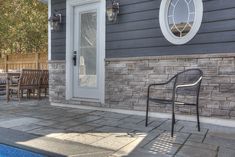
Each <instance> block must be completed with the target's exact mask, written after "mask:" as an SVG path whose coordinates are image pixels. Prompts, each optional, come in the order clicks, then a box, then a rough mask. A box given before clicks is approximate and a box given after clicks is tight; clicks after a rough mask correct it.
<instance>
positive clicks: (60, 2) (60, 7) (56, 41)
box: [51, 0, 66, 60]
mask: <svg viewBox="0 0 235 157" xmlns="http://www.w3.org/2000/svg"><path fill="white" fill-rule="evenodd" d="M51 6H52V8H51V11H52V13H53V12H54V11H58V12H60V13H62V19H63V25H62V30H61V31H58V32H53V31H52V33H51V57H52V60H64V59H65V41H66V40H65V37H66V0H52V1H51Z"/></svg>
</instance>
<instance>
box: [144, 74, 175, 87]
mask: <svg viewBox="0 0 235 157" xmlns="http://www.w3.org/2000/svg"><path fill="white" fill-rule="evenodd" d="M175 77H176V76H174V77H172V78H171V79H169V80H168V81H167V82H163V83H153V84H150V85H149V86H148V88H150V87H151V86H161V85H166V84H168V83H170V82H171V81H172V80H173V79H174V78H175Z"/></svg>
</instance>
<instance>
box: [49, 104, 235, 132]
mask: <svg viewBox="0 0 235 157" xmlns="http://www.w3.org/2000/svg"><path fill="white" fill-rule="evenodd" d="M51 105H52V106H58V107H70V108H78V109H84V110H97V111H106V112H114V113H120V114H129V115H138V116H145V112H144V111H133V110H123V109H112V108H104V107H94V106H84V105H71V104H62V103H53V102H51ZM149 116H150V117H154V118H169V119H170V118H171V114H169V113H159V112H150V113H149ZM176 119H177V120H185V121H192V122H196V116H191V115H176ZM200 122H201V123H207V124H214V125H219V126H226V127H234V128H235V120H229V119H220V118H210V117H200Z"/></svg>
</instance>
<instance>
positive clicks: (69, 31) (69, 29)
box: [66, 0, 106, 103]
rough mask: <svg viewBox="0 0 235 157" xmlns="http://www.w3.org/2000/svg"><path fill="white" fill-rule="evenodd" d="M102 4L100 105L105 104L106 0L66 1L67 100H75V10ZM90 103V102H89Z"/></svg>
mask: <svg viewBox="0 0 235 157" xmlns="http://www.w3.org/2000/svg"><path fill="white" fill-rule="evenodd" d="M92 3H100V5H101V13H100V14H101V16H102V18H100V20H101V21H100V30H99V31H100V32H102V33H100V37H99V40H100V51H99V52H100V57H101V60H100V61H101V62H100V82H99V83H100V100H99V102H100V103H104V94H105V61H104V59H105V25H106V23H105V22H106V21H105V20H106V15H105V11H106V2H105V0H67V1H66V100H71V99H73V88H74V87H73V83H72V82H74V81H73V72H74V71H73V62H72V57H73V36H74V32H73V31H74V29H73V26H74V8H75V6H82V5H86V4H92ZM87 101H89V100H87Z"/></svg>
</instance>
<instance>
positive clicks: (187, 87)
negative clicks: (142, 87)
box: [145, 69, 203, 137]
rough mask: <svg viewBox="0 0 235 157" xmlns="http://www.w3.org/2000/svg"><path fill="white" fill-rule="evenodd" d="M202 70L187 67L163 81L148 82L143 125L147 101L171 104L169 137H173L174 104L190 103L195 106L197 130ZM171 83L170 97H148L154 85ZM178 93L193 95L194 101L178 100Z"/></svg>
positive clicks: (147, 108) (146, 124) (147, 109)
mask: <svg viewBox="0 0 235 157" xmlns="http://www.w3.org/2000/svg"><path fill="white" fill-rule="evenodd" d="M202 76H203V72H202V71H201V70H200V69H187V70H185V71H182V72H180V73H178V74H176V75H175V76H173V77H172V78H171V79H169V80H168V81H167V82H165V83H157V84H150V85H149V86H148V93H147V107H146V123H145V126H146V127H147V126H148V112H149V101H151V102H154V103H157V104H165V105H167V104H171V105H172V126H171V137H173V133H174V124H175V105H190V106H196V114H197V125H198V131H200V121H199V111H198V101H199V92H200V86H201V81H202ZM171 83H172V87H171V93H172V97H171V98H156V97H154V98H153V97H150V90H151V88H152V87H154V86H163V85H168V84H171ZM179 95H183V96H187V95H190V96H193V98H195V102H194V103H192V102H190V103H189V102H187V101H181V100H180V101H178V99H177V97H178V96H179Z"/></svg>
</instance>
